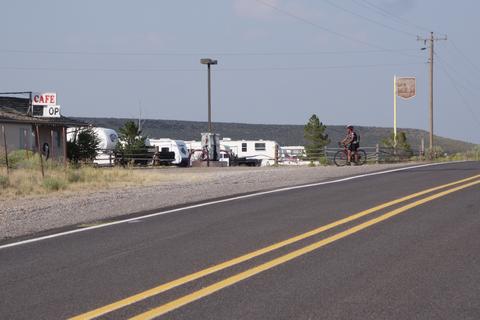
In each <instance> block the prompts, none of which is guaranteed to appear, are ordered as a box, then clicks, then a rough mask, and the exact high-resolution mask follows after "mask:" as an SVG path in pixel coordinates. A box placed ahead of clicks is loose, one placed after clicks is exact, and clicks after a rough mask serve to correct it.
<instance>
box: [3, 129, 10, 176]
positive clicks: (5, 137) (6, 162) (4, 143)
mask: <svg viewBox="0 0 480 320" xmlns="http://www.w3.org/2000/svg"><path fill="white" fill-rule="evenodd" d="M2 135H3V147H4V150H5V164H6V165H7V175H8V174H9V171H8V150H7V135H6V134H5V126H4V125H2Z"/></svg>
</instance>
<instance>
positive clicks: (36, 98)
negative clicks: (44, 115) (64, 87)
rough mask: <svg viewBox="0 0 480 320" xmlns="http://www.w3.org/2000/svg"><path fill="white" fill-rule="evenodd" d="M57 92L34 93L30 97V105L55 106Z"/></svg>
mask: <svg viewBox="0 0 480 320" xmlns="http://www.w3.org/2000/svg"><path fill="white" fill-rule="evenodd" d="M55 105H57V94H56V93H53V92H46V93H35V94H34V95H33V97H32V106H55Z"/></svg>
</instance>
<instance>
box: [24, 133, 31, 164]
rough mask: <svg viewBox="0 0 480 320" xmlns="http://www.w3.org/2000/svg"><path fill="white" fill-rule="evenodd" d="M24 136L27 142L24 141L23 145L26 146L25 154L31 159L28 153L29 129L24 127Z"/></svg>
mask: <svg viewBox="0 0 480 320" xmlns="http://www.w3.org/2000/svg"><path fill="white" fill-rule="evenodd" d="M23 138H24V140H25V143H24V145H23V146H24V147H25V156H26V158H27V160H29V159H30V156H29V154H28V140H27V139H28V138H27V129H23Z"/></svg>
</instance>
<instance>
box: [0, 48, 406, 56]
mask: <svg viewBox="0 0 480 320" xmlns="http://www.w3.org/2000/svg"><path fill="white" fill-rule="evenodd" d="M392 51H395V52H414V51H416V50H413V49H382V50H380V49H378V50H332V51H290V52H288V51H284V52H280V51H277V52H275V51H270V52H120V51H52V50H22V49H4V50H0V53H13V54H45V55H85V56H203V55H205V56H309V55H312V56H313V55H333V54H368V53H385V52H388V53H391V52H392Z"/></svg>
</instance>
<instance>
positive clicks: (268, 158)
mask: <svg viewBox="0 0 480 320" xmlns="http://www.w3.org/2000/svg"><path fill="white" fill-rule="evenodd" d="M220 145H221V148H222V149H224V150H229V151H230V152H231V153H232V154H233V155H234V156H235V160H234V161H235V163H236V164H238V165H248V166H269V165H273V164H275V160H278V152H279V149H280V148H279V145H278V143H277V142H276V141H272V140H231V139H229V138H224V139H223V140H220Z"/></svg>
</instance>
